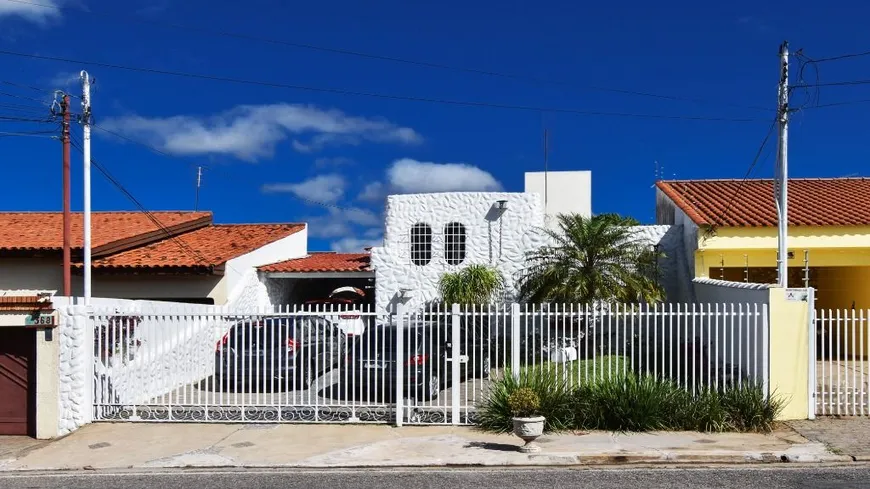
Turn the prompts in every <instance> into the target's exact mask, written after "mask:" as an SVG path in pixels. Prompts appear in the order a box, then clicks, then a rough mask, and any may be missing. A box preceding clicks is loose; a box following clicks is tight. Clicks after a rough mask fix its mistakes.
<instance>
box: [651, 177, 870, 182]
mask: <svg viewBox="0 0 870 489" xmlns="http://www.w3.org/2000/svg"><path fill="white" fill-rule="evenodd" d="M842 180H870V177H789V178H788V181H789V182H795V181H797V182H807V181H809V182H815V181H842ZM744 181H746V182H772V181H773V178H695V179H692V178H688V179H676V180H658V181H657V182H656V183H698V182H701V183H703V182H744Z"/></svg>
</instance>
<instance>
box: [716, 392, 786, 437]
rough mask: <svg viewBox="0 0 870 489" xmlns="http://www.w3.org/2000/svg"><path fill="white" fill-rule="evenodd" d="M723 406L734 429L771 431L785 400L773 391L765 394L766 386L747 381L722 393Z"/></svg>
mask: <svg viewBox="0 0 870 489" xmlns="http://www.w3.org/2000/svg"><path fill="white" fill-rule="evenodd" d="M721 399H722V401H721V402H722V407H723V409H724V410H725V412H726V413H727V414H728V421H729V423H730V425H731V429H733V430H734V431H743V432H747V431H755V432H762V433H769V432H770V431H771V430H773V422H774V421H775V420H776V417H777V416H779V413H781V412H782V410H783V408H785V400H784V399H782V398H781V397H780V396H777V395H775V394H774V393H771V395H770V396H769V397H767V396H765V395H764V387H763V386H762V385H759V384H752V383H747V384H743V385H741V386H740V387H736V388H731V389H728V390H726V391H725V392H723V393H722V394H721Z"/></svg>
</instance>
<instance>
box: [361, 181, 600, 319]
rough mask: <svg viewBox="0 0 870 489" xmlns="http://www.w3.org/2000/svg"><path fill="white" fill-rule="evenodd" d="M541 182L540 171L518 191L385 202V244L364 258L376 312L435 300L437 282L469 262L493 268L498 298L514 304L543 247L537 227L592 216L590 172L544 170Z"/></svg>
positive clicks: (416, 196) (394, 198)
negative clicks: (559, 218)
mask: <svg viewBox="0 0 870 489" xmlns="http://www.w3.org/2000/svg"><path fill="white" fill-rule="evenodd" d="M546 181H547V185H545V183H544V182H545V178H544V176H543V174H541V173H527V174H526V191H525V192H516V193H508V192H449V193H432V194H411V195H391V196H389V197H387V206H386V211H385V214H386V218H385V227H384V244H383V246H380V247H376V248H373V249H372V252H371V253H372V255H371V265H372V268H373V269H374V271H375V301H376V305H377V310H378V311H379V312H381V313H387V312H389V311H392V310H393V309H394V307H395V306H396V305H397V304H399V303H403V304H405V305H406V306H408V307H410V308H416V307H420V306H422V305H424V304H426V303H427V302H429V301H432V300H434V299H437V298H438V281H439V280H440V278H441V276H442V275H443V274H444V273H445V272H451V271H456V270H459V269H461V268H463V267H466V266H468V265H472V264H486V265H490V266H493V267H495V268H496V269H497V270H499V271H500V272H501V273H502V275H503V277H504V278H505V294H506V297H505V299H506V300H511V299H513V296H514V295H515V294H516V287H515V278H516V276H517V274H518V272H519V271H520V270H521V269H522V267H523V266H524V265H525V257H526V253H527V252H528V251H530V250H533V249H535V248H538V247H541V246H543V245H544V244H546V242H547V236H546V234H545V233H543V232H542V229H543V228H544V227H545V226H546V225H547V222H548V220H550V219H551V218H552V216H554V215H555V214H557V213H570V212H576V213H580V214H583V215H587V216H588V215H591V208H590V207H591V206H590V195H591V176H590V172H587V171H583V172H549V174H548V175H547V178H546ZM557 182H565V183H567V184H562V183H557ZM545 195H546V202H547V207H548V209H549V213H548V212H547V210H546V209H545ZM548 215H549V216H550V218H549V219H548V217H547V216H548Z"/></svg>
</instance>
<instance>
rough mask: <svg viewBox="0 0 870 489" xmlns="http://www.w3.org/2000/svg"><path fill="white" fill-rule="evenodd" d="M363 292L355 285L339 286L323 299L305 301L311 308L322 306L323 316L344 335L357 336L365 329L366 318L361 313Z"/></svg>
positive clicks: (363, 299) (363, 301) (363, 300)
mask: <svg viewBox="0 0 870 489" xmlns="http://www.w3.org/2000/svg"><path fill="white" fill-rule="evenodd" d="M363 304H365V292H363V291H362V290H361V289H358V288H356V287H339V288H337V289H335V290H333V291H332V292H331V293H330V294H329V297H327V298H325V299H314V300H310V301H306V302H305V305H306V306H310V307H311V308H312V309H313V308H316V307H317V306H322V310H323V311H324V312H325V313H326V314H324V316H323V317H324V318H326V319H327V320H329V321H330V322H332V324H334V325H335V326H336V327H337V328H339V329H340V330H341V331H343V332H344V334H345V335H346V336H359V335H361V334H363V332H365V330H366V318H365V316H363V314H362V309H363Z"/></svg>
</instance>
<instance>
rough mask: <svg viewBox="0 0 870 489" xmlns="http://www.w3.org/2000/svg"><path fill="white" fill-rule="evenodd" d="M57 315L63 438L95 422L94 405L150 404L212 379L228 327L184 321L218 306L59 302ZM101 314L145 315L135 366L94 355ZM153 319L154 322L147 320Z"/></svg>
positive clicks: (209, 319)
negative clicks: (219, 343)
mask: <svg viewBox="0 0 870 489" xmlns="http://www.w3.org/2000/svg"><path fill="white" fill-rule="evenodd" d="M52 300H53V302H54V304H55V308H56V310H57V311H58V319H59V320H58V328H57V330H56V334H57V337H58V340H59V341H60V348H59V356H60V358H59V362H58V365H59V368H58V375H59V382H58V385H59V399H58V412H59V418H60V419H59V422H58V429H59V432H58V436H62V435H65V434H67V433H70V432H72V431H74V430H76V429H78V428H80V427H81V426H83V425H85V424H87V423H89V422H91V421H92V420H93V414H94V400H95V398H96V399H98V400H101V401H102V402H104V403H105V402H109V403H113V404H117V405H134V404H142V403H145V402H147V401H148V400H149V399H151V398H152V397H154V396H156V395H160V394H165V393H168V392H170V391H172V390H173V389H176V388H178V387H181V386H183V385H187V384H189V383H191V382H195V381H198V380H201V379H202V378H205V377H207V376H208V375H210V374H211V373H213V372H214V345H215V344H216V342H217V341H218V340H219V339H220V335H221V334H222V332H223V331H224V330H225V329H226V327H228V326H227V325H225V324H222V319H221V318H220V317H217V316H214V315H211V316H202V317H194V318H183V317H179V315H181V314H199V313H209V312H216V311H220V308H219V307H218V306H206V305H196V304H176V303H167V302H154V301H129V300H123V299H100V298H94V299H92V301H91V306H89V307H88V308H86V307H85V306H82V305H81V304H82V300H81V298H71V299H70V298H65V297H54V298H53V299H52ZM89 309H91V310H93V311H95V312H96V313H97V320H96V322H97V323H100V322H105V321H104V320H105V316H104V317H102V318H100V317H99V314H100V313H102V314H107V313H114V312H122V313H123V314H125V315H145V316H146V317H145V319H144V320H143V321H142V322H141V323H140V324H139V325H138V326H137V327H136V329H135V336H134V338H135V339H136V340H139V341H140V342H141V344H140V346H139V347H138V348H137V349H136V350H135V352H134V354H133V355H132V358H130V359H129V360H128V361H123V362H105V361H103V360H102V359H101V358H100V357H99V356H97V355H95V335H94V329H95V321H94V320H93V319H91V316H90V313H89V312H88V310H89ZM149 314H151V316H147V315H149Z"/></svg>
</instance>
